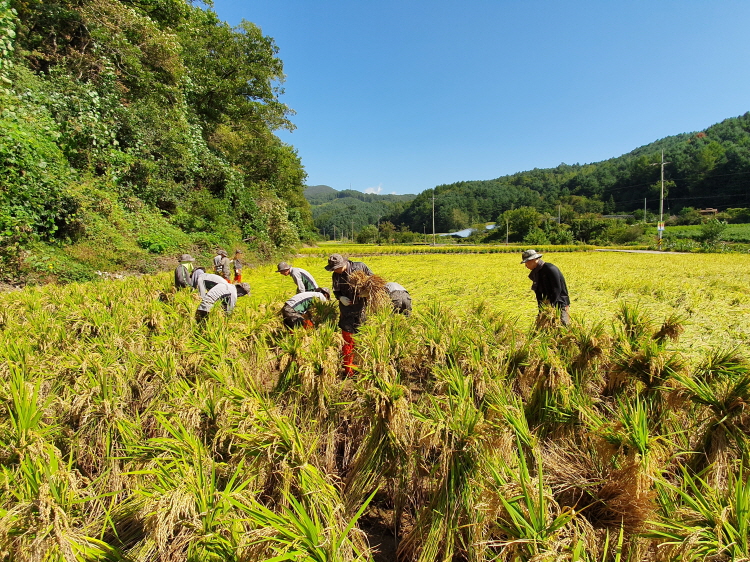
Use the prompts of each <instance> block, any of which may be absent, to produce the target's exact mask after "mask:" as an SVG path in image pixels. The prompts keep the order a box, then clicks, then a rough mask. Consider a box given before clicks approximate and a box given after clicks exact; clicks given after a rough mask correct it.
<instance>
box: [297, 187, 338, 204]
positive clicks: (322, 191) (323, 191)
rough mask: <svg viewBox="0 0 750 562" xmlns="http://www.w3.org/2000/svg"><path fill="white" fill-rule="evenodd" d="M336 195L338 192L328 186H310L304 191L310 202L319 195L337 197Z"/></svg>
mask: <svg viewBox="0 0 750 562" xmlns="http://www.w3.org/2000/svg"><path fill="white" fill-rule="evenodd" d="M336 193H338V191H336V190H335V189H333V188H332V187H331V186H328V185H308V186H305V191H304V195H305V199H307V200H308V201H309V200H310V198H311V197H316V196H318V195H330V194H334V195H335V194H336Z"/></svg>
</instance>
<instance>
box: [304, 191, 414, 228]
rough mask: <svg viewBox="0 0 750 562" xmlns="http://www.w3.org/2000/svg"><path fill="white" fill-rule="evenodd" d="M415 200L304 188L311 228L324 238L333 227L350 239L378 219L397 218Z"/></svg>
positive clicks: (375, 222)
mask: <svg viewBox="0 0 750 562" xmlns="http://www.w3.org/2000/svg"><path fill="white" fill-rule="evenodd" d="M415 197H416V195H393V194H391V195H380V194H376V193H362V192H361V191H356V190H353V189H344V190H342V191H337V190H335V189H333V188H332V187H329V186H327V185H314V186H309V187H307V188H306V189H305V198H306V199H307V201H308V202H309V203H310V207H311V208H312V215H313V221H314V223H315V228H317V229H318V231H319V232H320V233H321V234H323V235H324V236H325V237H326V238H333V233H334V226H335V227H336V229H338V233H339V234H342V235H343V233H344V232H348V233H349V235H348V238H349V239H352V231H353V232H354V233H360V232H362V229H363V228H365V227H366V226H367V225H376V224H377V223H378V221H379V220H380V219H381V218H385V217H391V216H394V215H398V214H399V213H400V212H402V210H403V209H404V207H405V206H406V205H408V203H409V202H410V201H413V200H414V198H415ZM355 235H356V234H355Z"/></svg>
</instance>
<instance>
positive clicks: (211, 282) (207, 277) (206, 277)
mask: <svg viewBox="0 0 750 562" xmlns="http://www.w3.org/2000/svg"><path fill="white" fill-rule="evenodd" d="M228 284H229V283H228V282H227V280H226V279H224V278H223V277H221V276H220V275H215V274H213V273H203V275H201V276H200V277H198V281H197V282H196V286H197V289H198V294H200V296H201V298H203V297H204V296H206V293H208V292H209V291H210V290H211V289H213V288H214V287H215V286H216V285H228Z"/></svg>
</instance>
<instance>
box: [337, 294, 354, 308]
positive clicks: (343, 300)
mask: <svg viewBox="0 0 750 562" xmlns="http://www.w3.org/2000/svg"><path fill="white" fill-rule="evenodd" d="M339 302H340V303H341V304H343V305H344V306H349V305H350V304H352V299H350V298H349V297H345V296H340V297H339Z"/></svg>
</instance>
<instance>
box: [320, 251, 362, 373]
mask: <svg viewBox="0 0 750 562" xmlns="http://www.w3.org/2000/svg"><path fill="white" fill-rule="evenodd" d="M325 269H326V271H330V272H332V275H331V283H332V285H331V286H332V288H333V294H334V296H335V297H336V299H337V300H338V301H339V324H338V326H339V328H341V336H342V337H343V339H344V344H343V346H342V348H341V357H342V359H343V365H344V372H345V374H346V376H352V375H353V374H354V368H355V365H354V335H355V334H356V333H357V332H358V331H359V327H360V326H361V325H362V324H364V322H365V319H366V313H365V309H366V307H367V296H366V295H367V294H368V293H366V291H365V285H366V279H367V278H368V277H371V276H372V275H373V272H372V271H370V268H369V267H367V266H366V265H365V264H364V263H362V262H356V261H350V260H348V259H347V258H345V257H344V256H342V255H341V254H331V256H330V257H329V258H328V265H326V266H325Z"/></svg>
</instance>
